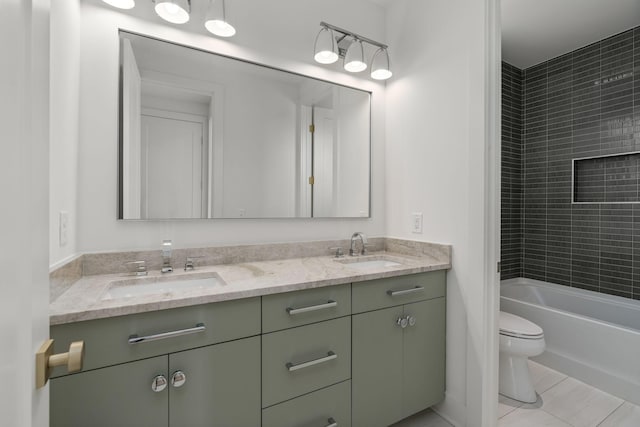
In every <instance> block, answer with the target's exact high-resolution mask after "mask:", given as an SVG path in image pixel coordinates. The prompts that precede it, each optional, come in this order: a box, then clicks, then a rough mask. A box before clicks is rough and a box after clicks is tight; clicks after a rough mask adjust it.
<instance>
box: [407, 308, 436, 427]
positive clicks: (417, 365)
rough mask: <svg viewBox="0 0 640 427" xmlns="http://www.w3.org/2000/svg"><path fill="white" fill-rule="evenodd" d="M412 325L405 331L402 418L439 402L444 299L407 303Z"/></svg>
mask: <svg viewBox="0 0 640 427" xmlns="http://www.w3.org/2000/svg"><path fill="white" fill-rule="evenodd" d="M404 315H405V316H407V315H408V316H412V317H413V318H415V325H413V326H407V327H406V328H405V329H404V343H403V355H404V371H403V381H402V395H403V396H402V408H403V414H402V415H403V417H407V416H409V415H411V414H414V413H416V412H419V411H421V410H423V409H425V408H428V407H429V406H432V405H434V404H436V403H438V402H440V401H441V400H442V399H443V398H444V388H445V299H444V298H435V299H432V300H428V301H422V302H417V303H413V304H407V305H405V306H404Z"/></svg>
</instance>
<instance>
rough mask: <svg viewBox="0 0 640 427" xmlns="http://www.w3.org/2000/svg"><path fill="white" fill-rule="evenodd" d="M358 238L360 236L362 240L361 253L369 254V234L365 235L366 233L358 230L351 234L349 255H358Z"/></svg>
mask: <svg viewBox="0 0 640 427" xmlns="http://www.w3.org/2000/svg"><path fill="white" fill-rule="evenodd" d="M358 238H360V241H361V242H362V250H361V251H360V255H366V254H367V236H365V235H364V233H361V232H359V231H357V232H355V233H353V235H352V236H351V247H350V248H349V255H351V256H356V255H358V254H357V253H356V241H357V240H358Z"/></svg>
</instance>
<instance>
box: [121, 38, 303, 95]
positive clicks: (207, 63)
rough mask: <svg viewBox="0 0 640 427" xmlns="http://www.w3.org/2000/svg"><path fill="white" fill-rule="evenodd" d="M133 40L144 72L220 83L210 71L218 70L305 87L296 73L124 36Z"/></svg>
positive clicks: (158, 41)
mask: <svg viewBox="0 0 640 427" xmlns="http://www.w3.org/2000/svg"><path fill="white" fill-rule="evenodd" d="M122 35H123V36H125V37H126V38H128V39H129V40H131V45H132V47H133V51H134V54H135V57H136V61H137V63H138V67H139V68H140V69H150V70H156V71H161V72H170V73H171V74H179V75H182V76H184V77H188V78H192V79H197V80H203V81H210V82H216V74H213V73H211V72H210V70H214V69H215V70H217V72H218V73H219V74H220V75H224V74H228V75H236V76H237V75H238V74H243V75H259V76H260V78H263V79H272V80H273V81H274V82H278V83H287V84H290V85H296V84H297V85H301V84H302V83H303V82H304V81H305V80H306V78H305V77H302V76H299V75H297V74H293V73H282V72H281V71H278V70H273V69H270V68H266V67H262V66H258V65H252V64H250V63H247V62H243V61H238V60H231V61H230V60H229V58H227V57H224V56H221V55H216V54H214V53H211V52H204V51H201V50H198V49H193V48H189V47H186V46H181V45H176V44H173V43H168V42H163V41H160V40H155V39H152V38H147V37H141V36H136V35H133V34H127V33H124V32H123V33H122Z"/></svg>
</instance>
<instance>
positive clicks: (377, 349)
mask: <svg viewBox="0 0 640 427" xmlns="http://www.w3.org/2000/svg"><path fill="white" fill-rule="evenodd" d="M401 315H402V307H392V308H388V309H384V310H377V311H372V312H369V313H364V314H359V315H356V316H353V318H352V322H353V334H352V336H353V343H352V346H353V349H352V360H353V366H352V379H351V381H352V405H353V406H352V416H353V420H352V425H353V427H378V426H380V427H386V426H389V425H391V424H393V423H394V422H396V421H398V420H400V419H402V329H401V328H400V326H398V325H397V324H396V321H397V319H398V318H399V317H400V316H401Z"/></svg>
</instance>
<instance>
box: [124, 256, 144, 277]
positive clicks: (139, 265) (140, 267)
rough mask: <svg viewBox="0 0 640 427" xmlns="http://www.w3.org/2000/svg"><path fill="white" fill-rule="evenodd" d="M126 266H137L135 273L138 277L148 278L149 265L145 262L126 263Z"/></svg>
mask: <svg viewBox="0 0 640 427" xmlns="http://www.w3.org/2000/svg"><path fill="white" fill-rule="evenodd" d="M124 265H135V266H136V271H135V272H134V273H135V275H136V276H146V275H147V263H146V261H144V260H140V261H129V262H125V263H124Z"/></svg>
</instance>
